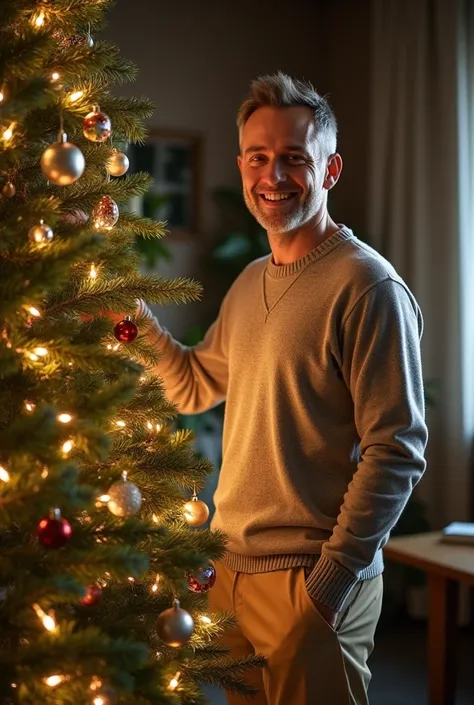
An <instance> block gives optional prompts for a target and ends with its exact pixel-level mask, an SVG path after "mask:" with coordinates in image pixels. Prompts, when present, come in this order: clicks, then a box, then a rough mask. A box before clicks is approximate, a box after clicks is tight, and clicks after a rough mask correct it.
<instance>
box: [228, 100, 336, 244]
mask: <svg viewBox="0 0 474 705" xmlns="http://www.w3.org/2000/svg"><path fill="white" fill-rule="evenodd" d="M238 164H239V169H240V173H241V175H242V185H243V193H244V199H245V203H246V205H247V208H248V209H249V211H250V212H251V213H252V215H253V216H254V217H255V218H256V220H257V221H258V222H259V223H260V225H261V226H262V227H263V228H265V230H267V231H268V232H269V233H272V234H278V233H289V232H292V231H296V230H298V229H299V228H301V227H303V226H304V225H308V224H310V221H311V220H312V219H313V218H314V219H316V218H317V216H318V214H319V213H320V211H321V209H322V207H323V205H324V202H325V199H326V194H327V190H326V189H325V188H324V182H325V176H326V167H327V159H324V158H321V155H320V145H319V143H318V141H317V139H316V126H315V122H314V115H313V112H312V111H311V110H310V108H306V107H304V106H301V107H299V106H298V107H292V108H274V107H265V108H258V110H256V111H255V112H254V113H252V115H251V116H250V117H249V119H248V120H247V122H246V123H245V125H244V127H243V129H242V132H241V139H240V156H239V157H238Z"/></svg>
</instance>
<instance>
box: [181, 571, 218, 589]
mask: <svg viewBox="0 0 474 705" xmlns="http://www.w3.org/2000/svg"><path fill="white" fill-rule="evenodd" d="M186 582H187V583H188V588H189V589H190V590H191V592H207V591H208V590H210V589H211V588H212V586H213V585H214V583H215V582H216V569H215V568H214V566H213V565H208V566H207V568H201V569H200V570H199V571H198V572H197V573H196V574H193V573H188V574H187V575H186Z"/></svg>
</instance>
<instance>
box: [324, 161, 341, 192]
mask: <svg viewBox="0 0 474 705" xmlns="http://www.w3.org/2000/svg"><path fill="white" fill-rule="evenodd" d="M341 171H342V157H341V155H340V154H337V152H336V153H335V154H331V155H329V157H328V161H327V165H326V175H325V177H324V182H323V187H324V188H325V189H327V190H328V191H329V189H331V188H332V187H333V186H335V184H336V183H337V182H338V180H339V177H340V175H341Z"/></svg>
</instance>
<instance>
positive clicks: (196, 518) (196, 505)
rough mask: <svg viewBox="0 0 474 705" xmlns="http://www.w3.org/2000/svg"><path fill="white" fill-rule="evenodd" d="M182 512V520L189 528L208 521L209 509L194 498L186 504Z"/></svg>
mask: <svg viewBox="0 0 474 705" xmlns="http://www.w3.org/2000/svg"><path fill="white" fill-rule="evenodd" d="M183 511H184V519H185V521H186V522H187V523H188V524H189V526H202V525H203V524H205V523H206V521H207V520H208V519H209V507H208V506H207V504H206V503H205V502H203V501H202V500H201V499H198V498H197V497H196V496H194V497H192V498H191V499H190V500H189V502H186V504H185V505H184V507H183Z"/></svg>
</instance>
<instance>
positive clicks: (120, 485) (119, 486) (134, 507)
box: [107, 480, 142, 517]
mask: <svg viewBox="0 0 474 705" xmlns="http://www.w3.org/2000/svg"><path fill="white" fill-rule="evenodd" d="M107 494H108V495H109V498H110V499H109V501H108V502H107V506H108V508H109V510H110V511H111V512H112V514H114V515H115V516H117V517H129V516H132V515H133V514H136V513H137V512H138V510H139V509H140V507H141V506H142V495H141V492H140V490H139V489H138V487H137V486H136V485H134V484H133V482H128V480H119V481H118V482H115V483H114V484H113V485H112V486H111V488H110V489H109V491H108V492H107Z"/></svg>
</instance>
